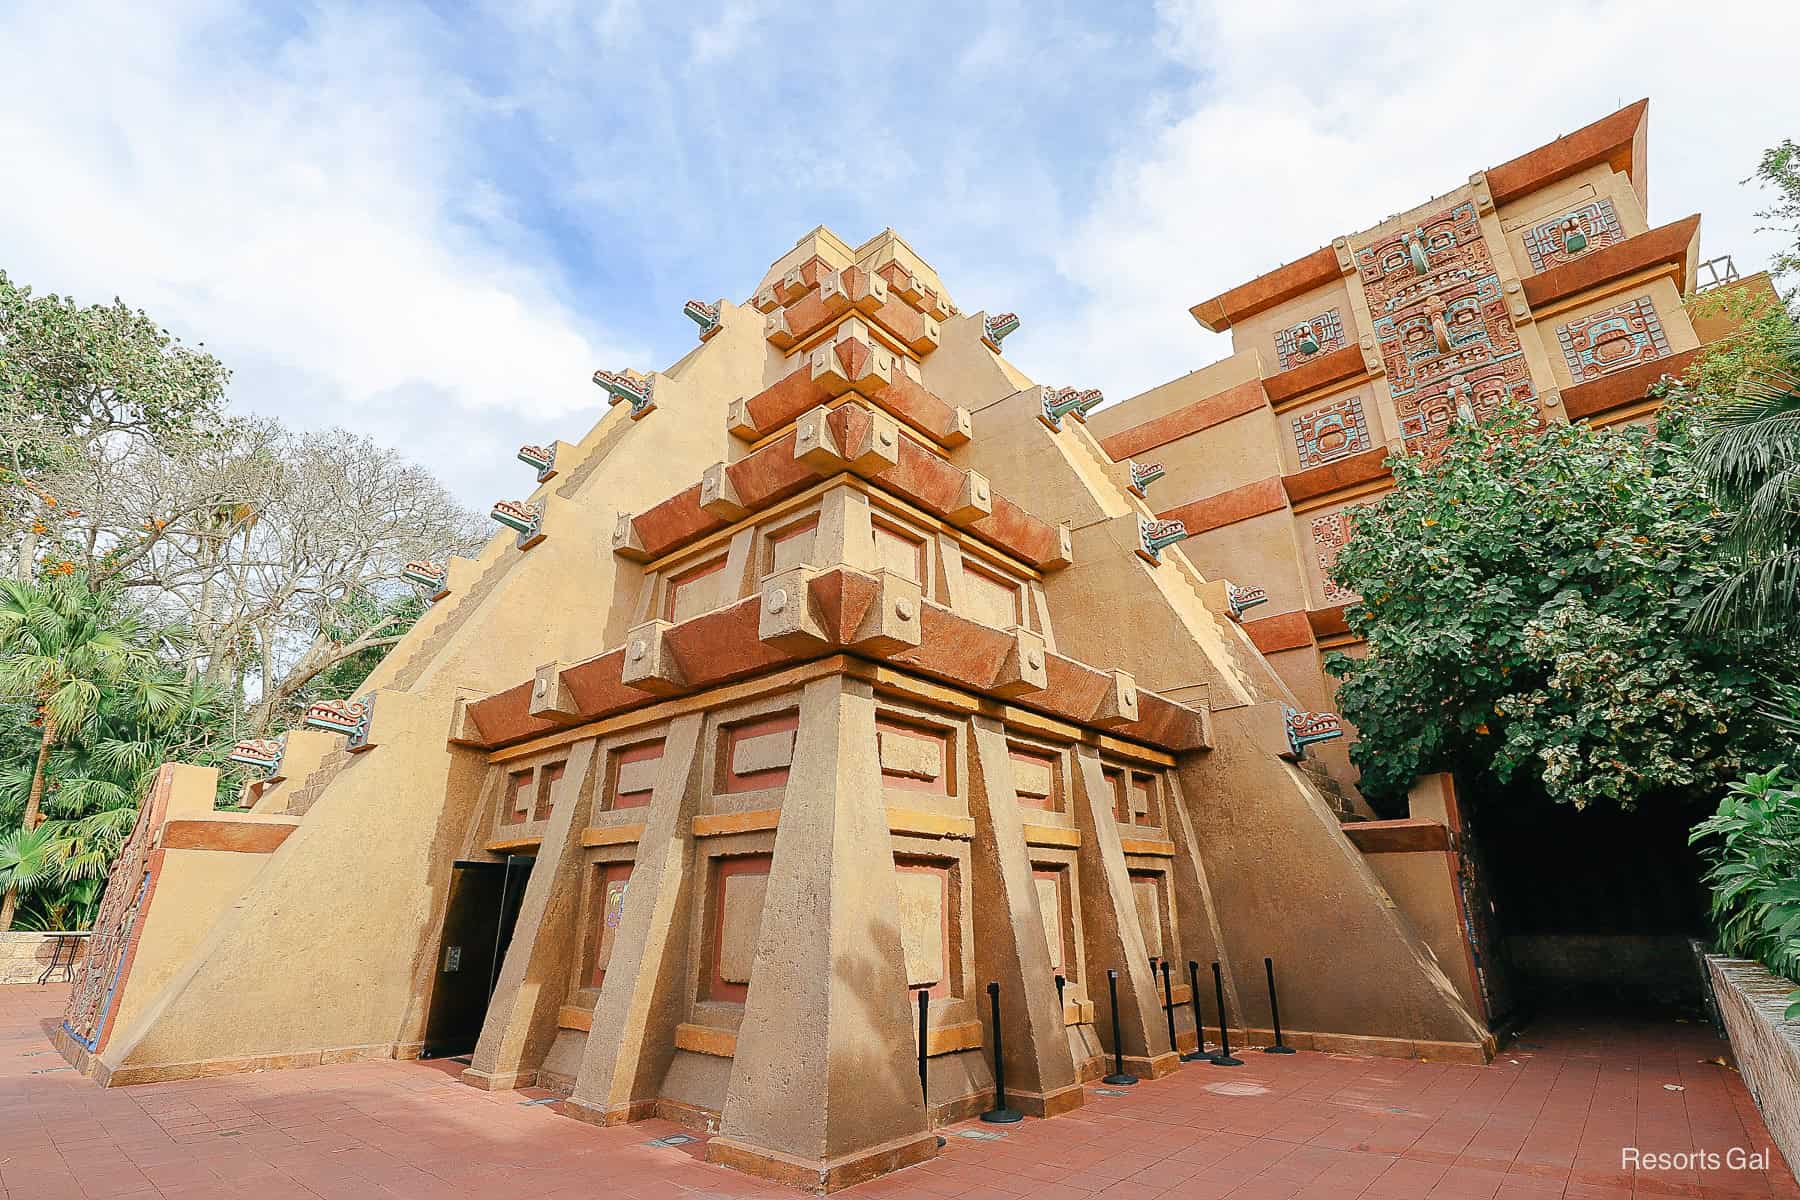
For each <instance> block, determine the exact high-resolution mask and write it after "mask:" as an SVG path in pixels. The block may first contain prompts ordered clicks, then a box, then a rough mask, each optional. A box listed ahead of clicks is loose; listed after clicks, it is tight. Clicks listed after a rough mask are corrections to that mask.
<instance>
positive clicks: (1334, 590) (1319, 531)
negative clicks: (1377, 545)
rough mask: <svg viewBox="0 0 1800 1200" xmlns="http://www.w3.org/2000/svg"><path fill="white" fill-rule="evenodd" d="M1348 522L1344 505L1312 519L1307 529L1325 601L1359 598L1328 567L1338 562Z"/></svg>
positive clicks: (1342, 602)
mask: <svg viewBox="0 0 1800 1200" xmlns="http://www.w3.org/2000/svg"><path fill="white" fill-rule="evenodd" d="M1350 522H1351V519H1350V510H1349V509H1347V508H1346V509H1340V510H1338V511H1337V512H1334V513H1326V514H1324V515H1323V516H1318V517H1314V518H1313V519H1312V525H1311V530H1310V532H1311V535H1312V550H1313V561H1314V562H1316V563H1317V564H1318V566H1319V575H1320V580H1321V587H1322V588H1323V591H1324V596H1325V603H1327V604H1333V605H1336V604H1348V603H1350V602H1351V601H1353V600H1356V599H1358V598H1359V597H1358V596H1357V594H1356V593H1355V592H1353V591H1351V590H1350V589H1349V588H1346V587H1341V586H1339V585H1338V583H1337V582H1336V581H1335V580H1333V579H1332V577H1331V568H1332V567H1333V566H1335V565H1336V564H1337V556H1338V552H1339V551H1340V550H1342V549H1343V548H1344V546H1345V544H1347V543H1348V542H1349V541H1350Z"/></svg>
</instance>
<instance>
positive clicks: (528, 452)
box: [519, 442, 556, 483]
mask: <svg viewBox="0 0 1800 1200" xmlns="http://www.w3.org/2000/svg"><path fill="white" fill-rule="evenodd" d="M519 461H520V462H522V463H524V464H525V465H526V466H528V467H530V468H531V469H532V470H534V471H536V472H537V477H538V482H539V483H543V482H544V481H546V480H548V479H549V478H550V477H551V476H553V475H555V474H556V443H555V442H551V443H550V444H549V445H548V446H531V445H526V446H520V447H519Z"/></svg>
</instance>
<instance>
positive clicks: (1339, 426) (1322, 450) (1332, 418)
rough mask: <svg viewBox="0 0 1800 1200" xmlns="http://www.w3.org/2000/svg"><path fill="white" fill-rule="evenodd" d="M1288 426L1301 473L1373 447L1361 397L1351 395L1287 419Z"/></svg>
mask: <svg viewBox="0 0 1800 1200" xmlns="http://www.w3.org/2000/svg"><path fill="white" fill-rule="evenodd" d="M1288 427H1289V428H1290V429H1292V430H1293V433H1294V452H1295V454H1296V455H1297V456H1298V458H1299V461H1300V469H1301V470H1303V471H1304V470H1306V469H1307V468H1308V467H1322V466H1324V465H1325V464H1326V463H1333V462H1336V461H1337V460H1338V459H1340V458H1348V457H1350V456H1351V455H1352V454H1360V453H1361V452H1362V451H1364V450H1367V449H1369V448H1370V447H1371V446H1373V445H1374V443H1373V442H1372V441H1371V440H1370V437H1369V420H1368V417H1367V416H1366V415H1365V414H1364V413H1363V402H1362V396H1360V395H1358V394H1355V393H1352V394H1350V395H1348V396H1340V397H1338V398H1337V399H1336V400H1333V401H1332V402H1331V403H1329V404H1325V405H1321V406H1320V407H1318V408H1315V409H1313V410H1312V411H1310V412H1305V413H1301V414H1300V415H1299V416H1296V417H1293V418H1291V419H1290V420H1289V421H1288Z"/></svg>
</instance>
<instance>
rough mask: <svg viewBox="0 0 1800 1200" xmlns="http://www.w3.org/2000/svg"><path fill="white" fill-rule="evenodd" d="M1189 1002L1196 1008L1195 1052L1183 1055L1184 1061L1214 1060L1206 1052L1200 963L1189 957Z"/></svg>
mask: <svg viewBox="0 0 1800 1200" xmlns="http://www.w3.org/2000/svg"><path fill="white" fill-rule="evenodd" d="M1188 1003H1189V1004H1190V1005H1192V1006H1193V1009H1194V1052H1193V1053H1192V1054H1184V1055H1182V1056H1181V1061H1182V1062H1199V1061H1200V1060H1201V1059H1205V1060H1206V1061H1207V1062H1211V1061H1212V1055H1210V1054H1208V1053H1207V1052H1206V1022H1205V1021H1203V1020H1201V1019H1200V964H1199V963H1197V962H1195V961H1194V960H1193V959H1191V958H1190V959H1188Z"/></svg>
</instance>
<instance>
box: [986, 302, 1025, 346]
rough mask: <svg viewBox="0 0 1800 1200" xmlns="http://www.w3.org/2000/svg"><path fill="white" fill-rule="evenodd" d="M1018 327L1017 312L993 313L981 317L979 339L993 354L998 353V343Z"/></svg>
mask: <svg viewBox="0 0 1800 1200" xmlns="http://www.w3.org/2000/svg"><path fill="white" fill-rule="evenodd" d="M1018 328H1019V315H1018V314H1017V313H1009V312H1008V313H995V314H994V315H993V316H991V317H983V318H982V321H981V340H982V341H983V342H986V343H987V348H988V349H989V350H992V351H993V352H994V353H995V354H998V353H1000V343H1001V342H1004V341H1005V340H1006V339H1007V336H1008V335H1009V334H1011V333H1013V332H1014V331H1016V330H1017V329H1018Z"/></svg>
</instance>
